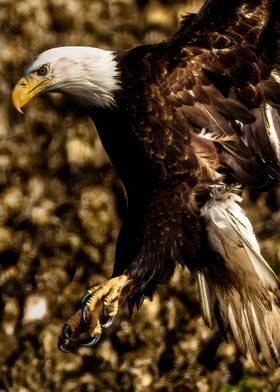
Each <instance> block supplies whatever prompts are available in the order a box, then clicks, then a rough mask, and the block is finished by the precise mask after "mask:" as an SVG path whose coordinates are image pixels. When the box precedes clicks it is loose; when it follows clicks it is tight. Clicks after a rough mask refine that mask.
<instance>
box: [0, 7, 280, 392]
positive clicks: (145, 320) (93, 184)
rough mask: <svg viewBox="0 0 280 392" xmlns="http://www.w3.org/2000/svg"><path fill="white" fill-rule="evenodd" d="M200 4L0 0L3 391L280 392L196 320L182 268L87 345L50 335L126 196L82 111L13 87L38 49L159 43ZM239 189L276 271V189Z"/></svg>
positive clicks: (100, 256)
mask: <svg viewBox="0 0 280 392" xmlns="http://www.w3.org/2000/svg"><path fill="white" fill-rule="evenodd" d="M201 3H202V1H195V0H193V1H191V0H190V1H187V0H180V1H179V0H177V1H176V0H173V1H172V0H170V1H168V0H165V1H164V0H162V1H159V0H158V1H157V0H146V1H144V0H143V1H141V0H138V1H136V0H107V1H106V0H103V1H101V0H91V1H89V0H88V1H86V0H28V1H26V0H0V29H1V30H0V31H1V34H0V290H1V296H0V304H1V312H0V317H1V328H0V392H2V391H10V392H29V391H36V392H37V391H43V392H45V391H46V392H47V391H50V392H52V391H53V392H56V391H57V392H58V391H59V392H70V391H71V392H77V391H85V392H91V391H92V392H93V391H94V392H95V391H98V392H111V391H112V392H114V391H120V392H122V391H124V392H125V391H127V392H130V391H132V392H134V391H135V392H146V391H151V392H153V391H158V392H173V391H176V392H185V391H186V392H187V391H198V392H212V391H220V392H233V391H234V392H236V391H237V392H238V391H265V392H274V391H277V390H280V389H277V388H278V387H279V385H280V371H279V370H276V371H275V372H273V373H270V372H268V371H266V370H265V371H264V372H263V373H261V372H260V371H259V370H258V369H254V368H253V367H252V365H251V364H250V363H249V362H248V361H246V360H245V359H244V358H242V357H241V356H240V355H239V353H238V351H237V349H236V346H235V345H234V343H233V342H229V343H227V344H226V343H224V342H223V340H222V338H221V336H220V335H219V333H217V331H211V330H209V329H208V328H207V327H206V326H205V325H204V323H203V321H202V320H201V317H200V312H199V305H198V301H197V292H196V288H195V283H194V281H193V278H192V277H191V276H190V274H189V273H188V271H186V270H185V271H182V270H181V269H180V268H178V269H177V271H176V273H175V276H174V277H173V278H172V280H171V282H170V283H169V284H168V285H164V286H162V287H161V288H160V290H159V295H157V296H156V297H155V298H154V300H153V302H150V301H145V302H144V304H143V306H142V307H141V309H140V311H139V312H135V313H134V315H133V317H132V319H129V316H128V314H127V312H125V311H124V313H123V314H122V315H121V317H120V320H119V324H118V326H117V328H116V329H115V331H113V333H112V335H111V336H110V337H108V338H107V339H105V340H104V341H103V342H102V343H101V344H100V345H99V346H98V347H97V348H95V349H91V348H81V349H79V350H78V351H77V352H76V353H74V354H72V353H70V354H64V353H62V352H60V351H59V350H58V349H57V347H56V346H57V336H58V335H59V333H60V329H61V326H62V325H63V322H64V321H65V320H66V319H67V317H68V316H69V315H70V314H71V313H72V312H73V311H74V310H75V309H76V307H77V304H78V300H79V298H80V297H81V295H82V294H83V293H84V292H85V291H86V290H87V288H89V287H91V286H93V285H95V284H97V283H100V282H101V281H103V280H105V279H106V278H108V277H109V276H110V273H111V270H112V264H113V259H114V244H115V239H116V236H117V234H118V230H119V227H120V224H121V220H122V216H123V214H124V210H125V199H124V194H123V189H122V186H121V184H120V182H119V180H118V178H117V176H116V173H115V171H114V169H113V168H112V167H111V165H110V162H109V160H108V158H107V157H106V155H105V153H104V151H103V149H102V146H101V144H100V141H99V139H98V137H97V133H96V130H95V128H94V126H93V125H92V124H91V122H90V120H89V119H87V118H85V117H83V116H77V115H76V114H75V115H73V107H69V106H68V105H67V104H66V102H65V101H64V100H63V98H62V97H60V96H59V95H48V96H42V97H38V98H36V99H34V100H33V101H32V102H31V103H30V104H29V105H28V106H27V107H26V108H25V110H24V112H25V113H24V116H22V115H20V114H19V113H17V112H16V111H15V109H14V108H13V106H12V103H11V98H10V95H11V90H12V87H13V85H14V84H15V83H16V82H17V80H18V79H19V78H20V77H21V75H22V72H23V69H24V67H25V66H26V65H27V64H28V63H29V61H30V60H31V59H32V58H33V57H34V56H36V55H37V54H39V53H40V52H41V51H43V50H45V49H47V48H50V47H55V46H62V45H88V46H98V47H101V48H110V49H122V48H128V47H131V46H134V45H138V44H143V43H151V42H157V41H160V40H163V39H165V38H167V37H169V36H170V35H171V34H172V33H173V32H174V31H176V29H177V27H178V23H179V19H180V15H182V14H184V13H185V12H187V11H188V12H193V11H196V10H197V9H198V8H199V6H200V5H201ZM245 199H246V203H245V204H246V209H247V211H248V214H249V216H250V218H251V220H252V221H253V223H254V227H255V229H256V232H257V234H258V238H259V239H260V242H261V245H262V249H263V253H264V255H265V256H266V257H267V259H268V260H269V261H270V263H272V264H273V265H274V268H275V269H276V271H277V272H278V273H279V271H280V268H279V258H280V254H279V240H280V234H279V222H280V215H279V214H280V212H279V211H280V208H279V207H280V205H279V204H280V201H279V200H280V199H279V190H277V189H276V190H274V191H272V192H270V193H263V194H261V195H260V196H258V195H256V194H254V193H253V192H251V193H250V194H248V193H246V194H245Z"/></svg>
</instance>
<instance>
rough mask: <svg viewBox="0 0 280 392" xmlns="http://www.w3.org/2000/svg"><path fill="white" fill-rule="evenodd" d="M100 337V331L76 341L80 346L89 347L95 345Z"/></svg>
mask: <svg viewBox="0 0 280 392" xmlns="http://www.w3.org/2000/svg"><path fill="white" fill-rule="evenodd" d="M100 338H101V333H97V334H95V335H94V336H92V337H90V338H88V339H83V340H81V341H79V342H78V344H79V346H82V347H90V346H95V345H96V344H97V343H98V342H99V340H100Z"/></svg>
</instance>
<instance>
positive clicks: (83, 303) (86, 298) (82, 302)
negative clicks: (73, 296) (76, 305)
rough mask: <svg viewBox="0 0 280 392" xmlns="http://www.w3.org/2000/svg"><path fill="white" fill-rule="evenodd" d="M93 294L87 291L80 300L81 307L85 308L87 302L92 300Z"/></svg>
mask: <svg viewBox="0 0 280 392" xmlns="http://www.w3.org/2000/svg"><path fill="white" fill-rule="evenodd" d="M90 296H91V294H90V293H89V292H88V291H87V292H86V293H85V294H84V295H83V296H82V298H81V299H80V306H81V308H83V307H84V306H85V304H86V302H87V300H88V299H89V298H90Z"/></svg>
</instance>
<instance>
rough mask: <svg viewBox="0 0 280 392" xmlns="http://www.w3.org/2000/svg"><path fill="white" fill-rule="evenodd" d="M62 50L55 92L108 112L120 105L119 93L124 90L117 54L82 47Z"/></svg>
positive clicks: (53, 89)
mask: <svg viewBox="0 0 280 392" xmlns="http://www.w3.org/2000/svg"><path fill="white" fill-rule="evenodd" d="M58 49H59V51H60V53H59V55H60V59H59V61H57V63H56V72H57V73H58V74H59V78H58V81H57V83H56V84H55V85H54V86H53V88H52V91H58V92H61V93H64V94H67V95H70V96H71V97H72V98H73V100H74V101H75V102H77V103H78V104H79V105H81V106H84V107H87V108H90V107H97V108H100V109H103V108H104V109H107V108H110V107H113V106H114V105H116V102H115V93H116V91H117V90H119V89H120V88H121V80H120V70H119V69H118V62H117V60H116V58H115V54H114V52H112V51H109V50H103V49H98V48H92V47H82V46H76V47H63V48H58ZM52 51H54V49H53V50H52ZM50 54H51V55H56V53H54V54H53V53H52V52H51V53H50ZM47 55H48V56H49V54H47Z"/></svg>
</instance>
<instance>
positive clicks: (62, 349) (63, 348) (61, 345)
mask: <svg viewBox="0 0 280 392" xmlns="http://www.w3.org/2000/svg"><path fill="white" fill-rule="evenodd" d="M66 347H67V346H65V344H64V343H59V344H58V348H59V350H60V351H62V352H63V353H69V352H70V350H67V348H66Z"/></svg>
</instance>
